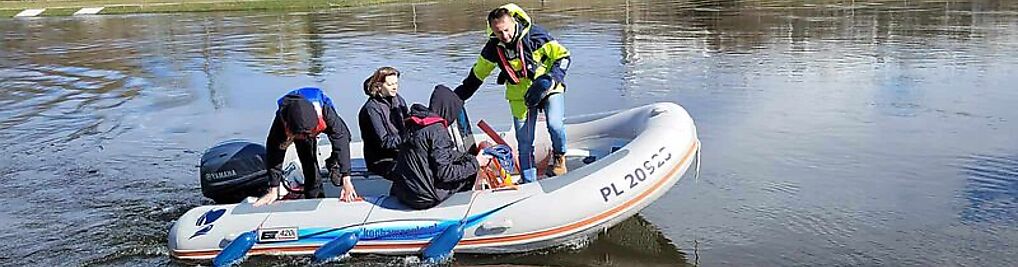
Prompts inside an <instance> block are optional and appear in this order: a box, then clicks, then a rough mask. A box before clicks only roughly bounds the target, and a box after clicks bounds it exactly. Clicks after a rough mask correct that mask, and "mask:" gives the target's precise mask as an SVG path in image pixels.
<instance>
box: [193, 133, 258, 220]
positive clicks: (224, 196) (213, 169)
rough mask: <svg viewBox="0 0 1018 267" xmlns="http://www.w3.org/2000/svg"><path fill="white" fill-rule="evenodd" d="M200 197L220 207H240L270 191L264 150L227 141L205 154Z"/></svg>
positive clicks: (245, 142)
mask: <svg viewBox="0 0 1018 267" xmlns="http://www.w3.org/2000/svg"><path fill="white" fill-rule="evenodd" d="M200 173H201V193H202V195H205V197H208V198H211V199H212V200H214V201H215V202H216V203H218V204H230V203H239V202H240V201H243V200H244V198H247V197H249V196H253V197H258V196H261V195H263V194H265V192H267V191H268V188H269V175H268V173H267V172H266V171H265V146H263V145H261V144H256V143H252V142H249V141H244V140H228V141H224V142H222V143H219V144H216V145H215V146H213V147H212V148H209V149H208V150H205V153H204V154H202V156H201V170H200Z"/></svg>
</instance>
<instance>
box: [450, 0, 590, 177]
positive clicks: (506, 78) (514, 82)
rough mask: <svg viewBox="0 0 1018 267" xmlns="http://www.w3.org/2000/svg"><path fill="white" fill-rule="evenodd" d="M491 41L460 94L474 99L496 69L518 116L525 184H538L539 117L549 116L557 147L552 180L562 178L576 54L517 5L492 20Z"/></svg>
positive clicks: (515, 124) (494, 14)
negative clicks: (569, 90)
mask: <svg viewBox="0 0 1018 267" xmlns="http://www.w3.org/2000/svg"><path fill="white" fill-rule="evenodd" d="M486 22H487V29H488V30H487V35H488V41H487V42H486V43H485V44H484V47H483V48H482V49H481V53H480V56H479V57H477V61H475V62H474V65H473V67H472V68H471V69H470V72H469V73H468V74H467V77H466V78H464V79H463V82H462V83H461V84H460V85H459V86H457V87H456V94H457V95H459V97H460V98H461V99H463V100H466V99H469V98H470V97H471V96H473V95H474V93H475V92H476V91H477V90H478V88H480V87H481V85H482V84H484V79H485V78H486V77H488V75H489V74H491V72H492V71H494V70H495V69H496V68H497V69H499V70H500V72H499V74H498V79H497V82H498V84H505V98H506V100H508V101H509V111H510V112H511V113H512V116H513V127H514V129H515V130H516V142H517V145H518V146H517V149H519V152H520V157H519V159H520V171H521V173H522V176H523V182H525V183H529V182H534V181H537V175H538V174H537V166H536V164H535V159H534V131H536V127H537V113H538V112H541V111H544V114H545V115H547V126H548V134H549V136H550V137H551V144H552V150H553V151H552V152H553V156H552V166H551V168H548V169H547V170H548V172H547V173H546V175H548V176H560V175H564V174H566V173H567V172H568V169H567V168H566V157H565V154H566V143H568V142H567V140H566V127H565V124H564V115H565V96H564V95H565V90H566V84H565V76H566V70H567V69H569V64H570V63H569V61H570V58H571V56H570V53H569V50H568V49H566V47H565V46H563V45H562V44H560V43H559V42H558V41H557V40H555V38H553V37H552V36H551V34H550V33H548V31H547V30H545V29H544V27H541V26H539V25H537V24H535V23H534V22H533V20H532V19H531V17H530V16H529V15H527V13H526V12H524V11H523V9H522V8H520V7H519V6H517V5H516V4H511V3H510V4H505V5H503V6H500V7H498V8H496V9H494V10H492V11H491V12H490V13H488V18H487V21H486Z"/></svg>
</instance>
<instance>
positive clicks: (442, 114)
mask: <svg viewBox="0 0 1018 267" xmlns="http://www.w3.org/2000/svg"><path fill="white" fill-rule="evenodd" d="M429 106H430V107H425V106H424V105H421V104H414V105H413V106H411V107H410V117H409V118H407V120H406V129H407V131H409V136H408V138H407V139H406V140H405V142H403V144H402V145H400V148H399V152H400V153H399V155H398V156H397V157H396V165H395V167H394V168H393V171H392V173H391V179H392V180H393V184H392V189H391V190H390V192H389V194H390V195H393V196H395V197H396V198H398V199H399V200H400V201H401V202H403V203H404V204H406V205H407V206H410V207H412V208H415V209H427V208H431V207H434V206H436V205H438V204H439V203H441V202H442V201H443V200H445V199H447V198H449V196H451V195H452V194H455V193H456V192H460V191H467V190H470V189H471V188H472V187H473V186H474V181H475V179H476V177H477V170H478V164H477V162H478V161H479V160H480V161H482V162H483V161H484V157H486V156H483V155H482V156H479V157H481V158H480V159H478V158H477V157H475V156H473V155H470V154H468V153H466V152H461V151H459V150H456V146H455V145H454V144H453V141H452V137H451V135H450V134H449V131H448V130H447V129H446V128H447V127H448V126H449V125H450V124H453V123H455V120H456V118H457V115H459V113H460V111H462V110H463V100H460V98H459V97H458V96H456V94H455V93H453V92H452V90H451V89H449V88H448V87H445V86H443V85H439V86H436V87H435V91H434V92H433V93H432V94H431V101H430V103H429Z"/></svg>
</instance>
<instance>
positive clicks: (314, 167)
mask: <svg viewBox="0 0 1018 267" xmlns="http://www.w3.org/2000/svg"><path fill="white" fill-rule="evenodd" d="M293 145H294V146H296V148H297V158H299V159H300V166H301V167H302V168H303V170H304V198H307V199H311V198H324V197H325V192H323V191H322V179H321V178H320V177H319V171H318V170H319V169H318V153H315V150H316V149H318V140H316V139H308V140H302V141H294V142H293Z"/></svg>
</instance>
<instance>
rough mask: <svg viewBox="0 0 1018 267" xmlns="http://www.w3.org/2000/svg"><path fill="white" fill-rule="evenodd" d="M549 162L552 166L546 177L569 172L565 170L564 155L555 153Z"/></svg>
mask: <svg viewBox="0 0 1018 267" xmlns="http://www.w3.org/2000/svg"><path fill="white" fill-rule="evenodd" d="M551 160H552V165H551V168H549V169H548V176H560V175H563V174H566V173H567V172H569V170H568V169H567V168H566V154H558V153H556V154H555V155H554V156H552V158H551Z"/></svg>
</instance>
